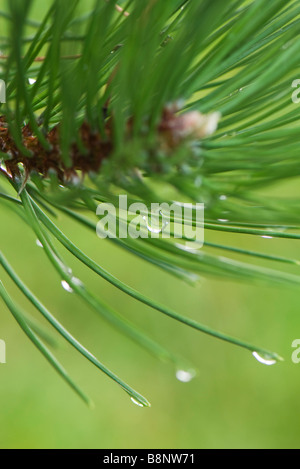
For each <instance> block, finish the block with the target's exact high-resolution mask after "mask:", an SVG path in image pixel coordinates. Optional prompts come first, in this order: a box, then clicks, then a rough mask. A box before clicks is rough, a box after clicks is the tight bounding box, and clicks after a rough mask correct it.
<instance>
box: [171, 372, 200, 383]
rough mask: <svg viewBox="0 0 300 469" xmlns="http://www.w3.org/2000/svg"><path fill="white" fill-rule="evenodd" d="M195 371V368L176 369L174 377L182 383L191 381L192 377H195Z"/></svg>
mask: <svg viewBox="0 0 300 469" xmlns="http://www.w3.org/2000/svg"><path fill="white" fill-rule="evenodd" d="M195 376H196V372H195V370H187V371H185V370H177V371H176V378H177V379H178V381H181V382H182V383H189V382H190V381H192V379H193V378H195Z"/></svg>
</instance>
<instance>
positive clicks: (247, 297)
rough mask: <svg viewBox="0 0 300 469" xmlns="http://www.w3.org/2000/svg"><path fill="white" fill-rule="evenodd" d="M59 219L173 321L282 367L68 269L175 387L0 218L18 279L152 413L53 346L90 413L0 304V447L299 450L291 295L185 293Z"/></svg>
mask: <svg viewBox="0 0 300 469" xmlns="http://www.w3.org/2000/svg"><path fill="white" fill-rule="evenodd" d="M1 3H2V2H1ZM3 3H4V2H3ZM34 8H35V10H34V12H33V13H34V14H33V17H34V16H35V17H36V18H38V17H39V13H40V12H39V7H38V2H35V3H34ZM40 8H42V7H40ZM43 8H44V7H43ZM298 187H299V183H298V181H296V182H295V183H294V184H292V183H291V182H290V183H289V184H288V185H286V186H285V187H284V189H283V190H282V189H281V190H278V194H280V195H282V193H286V194H287V195H288V193H289V195H293V196H296V195H299V194H298V193H299V189H298ZM59 222H60V223H59V225H60V226H62V227H63V228H64V230H65V232H66V234H67V235H69V236H70V237H71V239H72V241H73V242H74V243H76V244H78V246H79V247H80V248H82V249H83V250H85V251H86V252H87V254H89V255H91V256H92V257H93V258H94V259H95V260H97V261H98V262H99V263H100V264H101V265H102V266H103V267H105V268H107V269H108V270H109V271H111V272H112V273H114V274H115V275H116V276H117V277H119V278H121V279H122V280H125V281H126V282H127V283H129V284H130V285H132V286H135V288H137V289H139V290H141V291H142V292H144V293H145V294H147V295H149V296H153V298H156V299H157V300H159V301H161V302H163V303H165V304H166V305H169V306H171V307H173V308H174V309H176V310H177V311H178V312H181V313H183V314H185V315H187V316H189V317H193V318H195V319H197V320H199V321H200V322H202V323H205V324H208V325H210V326H212V327H213V328H216V329H219V330H222V331H224V332H228V333H230V334H231V335H235V336H237V337H241V338H244V339H245V340H247V341H249V342H253V343H255V344H257V345H261V346H263V347H266V348H268V349H270V350H274V351H276V352H278V353H279V354H280V355H282V356H283V357H284V358H285V362H284V363H282V364H278V365H276V366H273V367H266V366H263V365H261V364H259V363H258V362H257V361H256V360H255V359H254V358H253V357H252V355H251V353H249V352H246V351H245V350H241V349H238V348H236V347H233V346H231V345H228V344H225V343H222V342H219V341H216V340H213V339H211V338H209V337H207V336H204V335H201V334H200V333H198V332H196V331H194V330H190V329H188V328H187V327H184V326H183V325H181V324H179V323H175V322H174V321H172V320H170V319H168V318H166V317H163V315H161V314H159V313H157V312H155V311H152V310H150V308H147V307H146V306H144V305H141V304H139V303H137V302H135V301H134V300H132V299H130V298H129V297H127V296H126V295H124V294H122V293H121V292H119V291H117V290H116V289H115V288H113V287H112V286H110V285H108V284H107V283H105V282H104V281H103V280H101V279H100V278H98V277H97V276H96V275H93V274H92V273H90V272H89V271H88V270H87V269H85V268H84V267H82V266H81V265H79V264H74V260H73V259H72V262H71V260H70V265H71V266H73V267H74V274H75V275H76V276H77V277H80V278H82V279H83V280H84V281H85V282H86V283H88V284H89V286H90V289H91V290H93V291H95V292H97V294H98V295H99V296H100V297H101V298H102V299H104V300H105V301H106V302H109V303H110V304H111V305H112V306H114V307H115V308H116V309H117V310H118V311H120V312H121V313H122V314H124V315H125V316H127V317H130V318H131V319H132V320H134V321H135V322H136V323H137V324H139V325H140V327H141V328H142V329H143V330H145V331H147V332H148V333H149V335H152V336H153V337H154V338H156V339H157V340H158V341H160V342H161V343H163V344H164V345H165V346H167V347H169V348H170V349H171V350H173V351H175V352H178V353H180V354H182V355H183V356H184V357H186V358H187V359H189V360H190V361H191V362H192V363H193V364H194V365H195V367H196V368H197V369H198V370H199V373H198V376H197V377H196V378H195V379H194V380H193V381H191V382H190V383H187V384H183V383H181V382H179V381H177V380H176V378H175V371H176V370H174V369H172V368H171V367H169V366H168V365H165V364H162V363H160V362H158V361H157V360H156V359H154V358H152V357H151V356H149V355H148V354H147V353H146V352H145V351H144V350H142V349H140V348H139V347H137V346H136V345H135V344H133V343H132V342H131V341H130V340H128V339H127V338H125V337H123V336H122V335H120V334H119V333H118V332H116V331H114V330H113V329H112V328H111V327H110V326H109V325H107V324H106V323H105V322H104V321H102V319H101V318H99V317H97V315H96V314H95V313H94V312H93V311H91V310H89V309H88V308H87V307H86V306H85V305H83V304H82V303H80V301H79V300H78V299H77V298H76V297H75V295H71V294H69V293H67V292H65V291H64V290H63V289H62V288H61V285H60V280H59V279H58V278H57V276H56V274H55V273H54V271H53V270H52V267H51V266H50V264H48V263H47V262H46V261H45V259H44V253H43V250H42V249H40V248H39V247H37V246H36V243H35V238H34V236H33V234H32V233H31V231H30V230H29V229H28V230H27V229H26V228H25V227H24V224H23V223H22V222H21V221H20V220H18V219H17V218H14V217H13V216H12V214H11V213H10V212H8V211H6V210H5V209H3V210H1V231H0V242H1V246H2V247H3V252H4V254H5V255H6V256H7V257H8V259H9V260H10V262H11V263H12V264H13V266H14V268H15V269H16V271H17V272H18V274H20V275H21V277H22V278H23V279H24V281H25V282H26V283H27V284H28V286H29V287H30V288H31V289H32V290H33V291H34V292H35V293H36V294H37V295H38V296H39V298H40V299H41V300H42V301H43V302H44V303H45V305H46V306H47V307H48V308H49V309H50V310H51V311H52V312H53V313H54V314H55V315H56V316H57V318H58V319H59V320H61V321H62V323H63V324H64V325H65V326H66V327H67V328H68V329H69V330H70V331H71V332H72V333H73V334H74V335H75V336H78V338H79V339H80V341H81V342H82V343H83V344H84V345H86V346H87V347H88V348H90V350H91V351H92V352H94V353H95V355H97V357H99V359H100V360H101V361H103V362H104V363H105V364H106V365H107V366H109V368H111V369H113V370H114V371H115V372H117V373H118V374H119V375H120V376H121V377H122V378H124V379H125V380H126V381H127V382H129V383H130V384H131V385H132V386H133V387H135V388H136V389H137V390H138V391H140V392H141V393H143V394H144V395H145V396H146V397H147V398H148V399H149V400H150V401H151V403H152V408H151V409H141V408H139V407H136V406H134V405H133V404H132V403H131V401H130V399H129V398H128V397H127V396H126V394H125V393H123V392H122V391H121V390H120V389H119V388H118V387H117V386H116V385H115V384H114V383H113V382H111V381H110V380H109V379H107V378H106V377H105V376H104V375H103V374H101V373H99V372H98V371H97V370H96V368H94V367H93V366H91V365H90V364H89V363H88V362H87V361H86V360H85V359H83V358H82V357H81V356H80V355H79V354H78V353H76V352H75V351H74V350H73V349H71V348H70V347H69V346H67V345H66V344H65V343H64V342H62V341H61V339H58V344H59V348H58V350H57V355H58V357H59V358H60V360H61V361H62V362H63V363H64V365H65V367H66V368H67V369H68V370H69V371H70V374H71V375H72V376H73V377H74V378H75V380H76V381H77V382H78V383H79V384H80V385H81V386H82V387H83V389H85V390H86V392H87V393H89V394H90V396H91V397H92V398H93V400H94V401H95V404H96V408H95V409H94V410H92V411H90V410H89V409H87V408H86V407H85V406H84V404H82V402H81V401H80V400H79V399H78V397H77V396H76V395H75V394H74V393H72V391H71V390H70V389H69V388H68V387H67V386H66V384H65V383H64V382H63V381H62V380H61V379H60V378H59V377H58V376H57V375H56V374H55V372H54V371H53V370H52V369H51V367H50V366H49V365H48V364H47V363H46V361H45V360H44V358H43V357H42V356H41V355H40V354H39V352H38V351H37V350H36V349H35V348H34V347H33V346H32V344H31V343H30V342H29V341H28V339H27V338H26V337H25V335H24V334H23V333H22V331H21V330H20V329H19V327H18V325H17V324H16V323H15V322H14V320H13V318H12V317H11V315H10V313H9V312H8V311H7V309H6V308H5V307H4V306H3V304H1V305H0V316H1V323H0V339H3V340H5V341H6V344H7V364H5V365H0V379H1V386H0V402H1V410H0V421H1V424H0V447H1V448H103V449H108V448H109V449H110V448H111V449H114V448H120V449H125V448H148V449H153V448H158V449H160V448H161V449H165V448H176V449H177V448H178V449H179V448H185V449H188V448H278V447H280V448H299V446H300V445H299V439H300V422H299V415H300V401H299V397H298V385H299V380H300V364H299V365H295V364H293V363H292V361H291V354H292V351H293V349H292V348H291V343H292V341H293V340H294V339H296V338H300V316H299V292H298V291H297V290H296V289H293V290H292V289H291V290H289V289H279V288H278V287H276V288H272V286H257V285H245V284H238V283H237V282H229V281H226V282H225V281H224V280H217V279H207V278H206V279H203V281H202V282H201V283H200V284H199V285H198V286H197V287H195V288H193V287H190V286H188V285H186V284H184V283H183V282H181V281H179V280H177V279H174V278H172V277H170V276H169V275H167V274H165V273H163V272H161V271H160V270H159V269H157V268H156V267H153V266H151V265H148V264H146V263H144V262H142V261H140V260H138V259H136V258H135V257H134V256H130V255H129V254H126V253H124V252H123V251H121V250H119V249H116V248H115V247H114V246H112V245H110V244H109V242H107V241H103V240H101V241H100V240H99V239H98V238H97V237H96V234H95V235H94V236H93V235H92V234H91V233H89V232H88V231H86V230H85V229H82V228H79V227H78V226H77V225H76V224H74V223H73V222H70V221H69V220H67V219H65V218H63V217H61V218H60V220H59ZM205 235H206V239H207V240H210V241H216V242H218V241H220V240H222V241H224V242H225V241H227V242H228V244H229V245H235V246H237V247H244V248H246V247H247V248H249V249H257V250H260V251H261V252H266V253H277V254H279V255H283V256H284V255H286V256H287V257H293V258H298V259H300V248H299V243H297V242H296V241H293V242H290V241H283V240H276V239H261V238H254V237H249V236H242V237H241V236H234V235H225V234H223V235H220V234H217V233H207V232H206V233H205ZM225 238H226V239H225ZM66 258H67V259H68V256H66ZM260 264H263V263H262V262H260ZM297 270H298V269H297V268H295V269H293V272H294V273H295V272H297ZM290 271H292V269H290ZM2 278H3V280H4V281H5V284H6V285H7V286H8V289H9V292H10V294H11V295H13V296H14V298H15V299H16V300H18V301H19V303H20V304H21V305H22V306H24V307H25V308H26V309H27V310H28V311H30V312H32V313H33V314H36V313H34V311H33V308H32V307H31V305H29V304H28V303H27V302H25V300H24V299H23V298H22V296H21V295H20V293H19V292H18V291H17V290H16V289H15V288H14V287H13V286H12V283H11V282H10V281H9V279H8V278H7V277H5V276H4V277H2V274H1V279H2Z"/></svg>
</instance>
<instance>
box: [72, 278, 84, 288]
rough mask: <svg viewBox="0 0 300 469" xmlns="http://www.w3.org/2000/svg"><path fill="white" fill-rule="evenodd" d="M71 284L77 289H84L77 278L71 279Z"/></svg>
mask: <svg viewBox="0 0 300 469" xmlns="http://www.w3.org/2000/svg"><path fill="white" fill-rule="evenodd" d="M72 282H73V283H74V285H76V286H77V287H80V288H83V287H84V285H83V283H82V281H81V280H80V279H79V278H76V277H72Z"/></svg>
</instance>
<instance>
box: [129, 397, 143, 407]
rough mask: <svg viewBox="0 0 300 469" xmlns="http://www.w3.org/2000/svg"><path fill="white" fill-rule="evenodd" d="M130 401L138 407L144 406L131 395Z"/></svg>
mask: <svg viewBox="0 0 300 469" xmlns="http://www.w3.org/2000/svg"><path fill="white" fill-rule="evenodd" d="M130 399H131V402H133V403H134V404H135V405H137V406H138V407H144V406H143V404H141V403H140V402H139V401H137V400H136V399H134V397H131V398H130Z"/></svg>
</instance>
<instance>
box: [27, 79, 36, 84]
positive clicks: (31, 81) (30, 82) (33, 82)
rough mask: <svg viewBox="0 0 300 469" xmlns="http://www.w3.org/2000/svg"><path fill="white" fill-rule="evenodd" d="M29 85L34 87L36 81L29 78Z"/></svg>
mask: <svg viewBox="0 0 300 469" xmlns="http://www.w3.org/2000/svg"><path fill="white" fill-rule="evenodd" d="M28 83H29V84H30V85H34V84H35V83H36V80H35V79H34V78H28Z"/></svg>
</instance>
